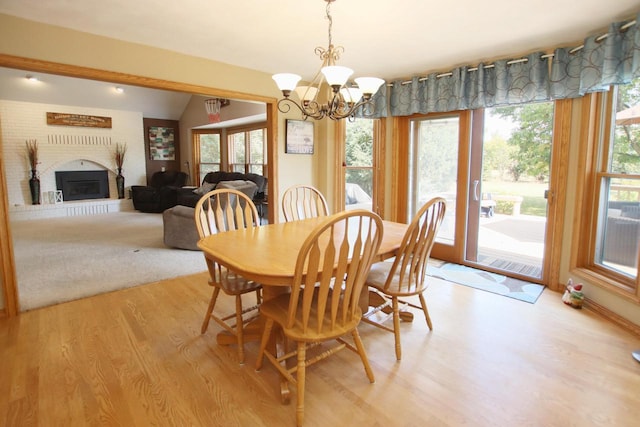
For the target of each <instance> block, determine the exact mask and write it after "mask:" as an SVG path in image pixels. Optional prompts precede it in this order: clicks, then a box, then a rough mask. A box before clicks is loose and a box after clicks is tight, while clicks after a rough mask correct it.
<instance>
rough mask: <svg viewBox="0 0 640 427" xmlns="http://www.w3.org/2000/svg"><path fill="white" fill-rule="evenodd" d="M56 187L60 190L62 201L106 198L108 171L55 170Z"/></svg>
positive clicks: (107, 192) (107, 193) (107, 195)
mask: <svg viewBox="0 0 640 427" xmlns="http://www.w3.org/2000/svg"><path fill="white" fill-rule="evenodd" d="M56 188H57V189H58V190H62V199H63V200H64V201H69V200H86V199H108V198H109V173H108V172H107V171H106V170H99V171H62V172H56Z"/></svg>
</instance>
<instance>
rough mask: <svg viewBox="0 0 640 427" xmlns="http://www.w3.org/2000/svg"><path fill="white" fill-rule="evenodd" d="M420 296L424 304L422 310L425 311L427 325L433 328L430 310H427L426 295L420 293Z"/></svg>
mask: <svg viewBox="0 0 640 427" xmlns="http://www.w3.org/2000/svg"><path fill="white" fill-rule="evenodd" d="M418 296H419V297H420V305H421V306H422V311H423V312H424V318H425V320H426V321H427V326H428V327H429V330H430V331H432V330H433V326H432V325H431V317H430V316H429V310H427V302H426V301H425V300H424V295H422V294H419V295H418Z"/></svg>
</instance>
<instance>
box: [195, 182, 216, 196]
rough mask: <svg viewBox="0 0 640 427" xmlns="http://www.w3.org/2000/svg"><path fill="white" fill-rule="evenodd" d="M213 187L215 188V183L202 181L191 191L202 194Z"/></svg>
mask: <svg viewBox="0 0 640 427" xmlns="http://www.w3.org/2000/svg"><path fill="white" fill-rule="evenodd" d="M215 188H216V184H214V183H210V182H204V183H202V185H201V186H200V187H198V188H196V189H195V190H193V193H194V194H197V195H198V196H204V195H205V194H207V193H208V192H209V191H212V190H213V189H215Z"/></svg>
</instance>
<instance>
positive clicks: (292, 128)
mask: <svg viewBox="0 0 640 427" xmlns="http://www.w3.org/2000/svg"><path fill="white" fill-rule="evenodd" d="M284 152H285V153H290V154H313V122H307V121H304V120H291V119H287V133H286V138H285V149H284Z"/></svg>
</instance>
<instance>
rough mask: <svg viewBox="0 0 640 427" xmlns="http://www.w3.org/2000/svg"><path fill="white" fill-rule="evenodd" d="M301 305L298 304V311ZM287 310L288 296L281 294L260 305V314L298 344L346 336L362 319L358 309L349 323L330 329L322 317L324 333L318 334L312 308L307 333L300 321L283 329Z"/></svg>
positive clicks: (314, 311)
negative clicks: (279, 327) (274, 323)
mask: <svg viewBox="0 0 640 427" xmlns="http://www.w3.org/2000/svg"><path fill="white" fill-rule="evenodd" d="M301 305H302V304H301V303H300V304H298V307H299V309H300V306H301ZM288 309H289V294H282V295H279V296H277V297H275V298H272V299H270V300H268V301H263V302H262V305H260V313H261V314H262V315H264V316H266V317H269V318H271V319H273V321H274V322H276V323H277V324H279V325H280V326H282V330H283V331H284V333H285V335H286V336H287V337H289V338H291V339H293V340H294V341H300V342H316V341H326V340H332V339H336V338H338V337H341V336H343V335H346V334H348V333H349V332H350V331H352V330H353V328H355V327H356V326H357V325H358V323H359V322H360V318H361V317H362V311H361V310H360V309H359V308H358V312H357V313H356V316H355V317H353V318H352V320H351V321H349V322H346V323H344V324H342V325H336V326H335V327H334V328H333V329H332V328H330V327H329V326H328V325H329V322H330V319H329V317H328V316H322V319H321V320H322V322H323V325H324V328H323V330H324V331H325V332H323V333H321V334H318V333H316V332H315V331H317V330H318V323H317V319H318V311H317V309H316V307H315V306H313V307H312V308H311V310H310V312H309V318H310V319H311V320H310V321H309V326H308V329H307V331H303V329H302V324H301V322H300V320H296V322H295V324H294V325H293V327H292V328H285V327H284V325H286V324H287V314H288ZM298 312H301V311H298ZM326 331H331V333H327V332H326Z"/></svg>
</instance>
